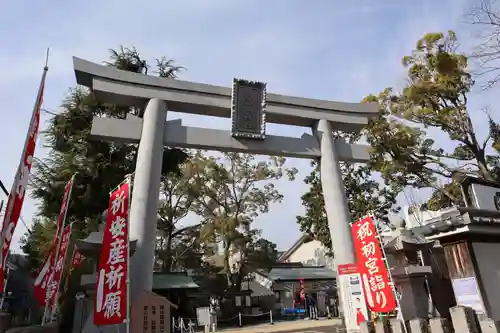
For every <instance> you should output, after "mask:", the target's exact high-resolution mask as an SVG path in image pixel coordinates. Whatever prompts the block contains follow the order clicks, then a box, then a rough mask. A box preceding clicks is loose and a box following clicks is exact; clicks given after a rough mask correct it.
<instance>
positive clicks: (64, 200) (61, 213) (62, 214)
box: [54, 176, 74, 243]
mask: <svg viewBox="0 0 500 333" xmlns="http://www.w3.org/2000/svg"><path fill="white" fill-rule="evenodd" d="M73 181H74V176H73V177H71V179H70V181H69V182H67V183H66V186H65V187H64V194H63V198H62V201H61V208H60V209H59V216H58V217H57V231H56V235H57V236H56V237H55V238H54V243H57V241H58V239H59V235H60V234H61V231H62V229H63V228H64V220H65V219H66V211H67V208H68V202H69V197H70V196H71V189H72V188H73Z"/></svg>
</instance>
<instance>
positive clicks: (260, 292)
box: [241, 281, 274, 297]
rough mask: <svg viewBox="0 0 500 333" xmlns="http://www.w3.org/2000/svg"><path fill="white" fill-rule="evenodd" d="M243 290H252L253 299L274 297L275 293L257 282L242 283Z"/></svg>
mask: <svg viewBox="0 0 500 333" xmlns="http://www.w3.org/2000/svg"><path fill="white" fill-rule="evenodd" d="M241 290H251V291H252V294H251V296H252V297H263V296H273V295H274V291H272V290H271V289H269V288H266V287H264V286H263V285H261V284H260V283H258V282H257V281H244V282H242V283H241Z"/></svg>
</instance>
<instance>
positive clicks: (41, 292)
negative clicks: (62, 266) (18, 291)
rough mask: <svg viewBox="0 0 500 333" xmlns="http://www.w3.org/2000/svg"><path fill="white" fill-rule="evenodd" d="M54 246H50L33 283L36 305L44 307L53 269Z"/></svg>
mask: <svg viewBox="0 0 500 333" xmlns="http://www.w3.org/2000/svg"><path fill="white" fill-rule="evenodd" d="M56 246H57V244H56V243H54V244H52V247H51V248H50V252H49V254H48V255H47V257H46V258H45V260H44V262H43V264H42V267H41V268H40V271H39V272H38V276H37V277H36V279H35V282H34V283H33V290H34V291H33V292H34V296H35V299H36V300H37V302H38V304H40V305H41V306H45V297H46V295H47V286H48V284H49V282H50V277H51V275H52V270H53V269H54V261H55V260H54V257H55V255H56Z"/></svg>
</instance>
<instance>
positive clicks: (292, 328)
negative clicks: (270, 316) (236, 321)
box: [220, 319, 345, 333]
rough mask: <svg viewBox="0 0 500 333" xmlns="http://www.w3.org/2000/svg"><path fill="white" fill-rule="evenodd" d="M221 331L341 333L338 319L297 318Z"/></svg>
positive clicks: (238, 332) (340, 324) (236, 332)
mask: <svg viewBox="0 0 500 333" xmlns="http://www.w3.org/2000/svg"><path fill="white" fill-rule="evenodd" d="M220 332H221V333H275V332H276V333H277V332H280V333H323V332H324V333H337V332H339V333H342V332H345V331H344V329H343V328H342V321H341V320H340V319H329V320H327V319H324V320H297V321H292V322H277V323H275V324H274V325H270V324H264V325H257V326H247V327H242V328H237V329H231V330H223V331H220Z"/></svg>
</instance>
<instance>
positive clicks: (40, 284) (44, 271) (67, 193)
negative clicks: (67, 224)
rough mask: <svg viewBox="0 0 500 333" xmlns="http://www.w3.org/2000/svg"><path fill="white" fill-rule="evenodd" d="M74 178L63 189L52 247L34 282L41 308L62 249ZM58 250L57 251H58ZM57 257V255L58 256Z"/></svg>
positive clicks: (35, 292) (36, 296)
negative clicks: (61, 241) (62, 232)
mask: <svg viewBox="0 0 500 333" xmlns="http://www.w3.org/2000/svg"><path fill="white" fill-rule="evenodd" d="M74 179H75V177H74V176H73V177H71V180H70V181H69V182H68V183H67V184H66V186H65V187H64V194H63V198H62V201H61V209H60V210H59V216H58V217H57V232H56V234H55V236H54V240H53V241H52V247H51V249H50V252H49V254H48V256H47V258H45V261H44V262H43V265H42V267H41V269H40V272H39V273H38V276H37V278H36V279H35V282H34V294H35V298H36V300H37V301H38V303H39V304H40V305H42V306H45V298H46V295H47V286H48V285H49V282H50V279H51V276H52V273H53V271H54V267H55V263H56V262H57V260H56V258H55V256H56V255H58V254H59V253H61V251H60V249H61V247H62V245H61V246H59V240H61V239H62V238H61V237H62V236H63V235H61V231H62V228H63V226H64V221H65V219H66V213H67V211H68V204H69V200H70V197H71V190H72V188H73V183H74ZM58 249H59V251H58ZM58 257H59V255H58Z"/></svg>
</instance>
